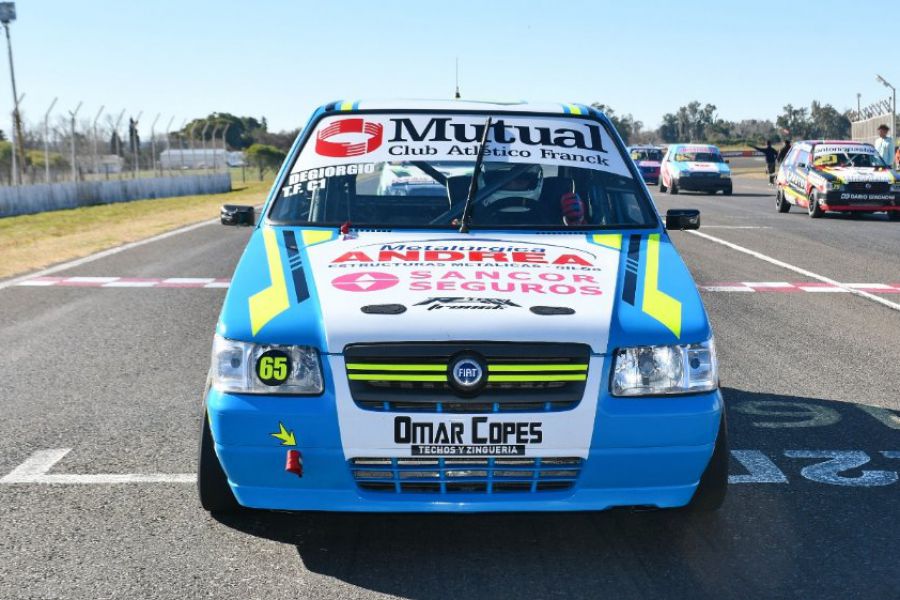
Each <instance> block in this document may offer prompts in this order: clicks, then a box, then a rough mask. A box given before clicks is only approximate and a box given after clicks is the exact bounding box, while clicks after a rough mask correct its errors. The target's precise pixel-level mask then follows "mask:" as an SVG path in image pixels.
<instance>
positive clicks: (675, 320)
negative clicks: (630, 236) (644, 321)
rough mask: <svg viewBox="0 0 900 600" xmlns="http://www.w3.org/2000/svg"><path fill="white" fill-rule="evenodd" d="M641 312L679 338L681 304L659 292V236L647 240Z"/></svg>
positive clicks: (656, 234)
mask: <svg viewBox="0 0 900 600" xmlns="http://www.w3.org/2000/svg"><path fill="white" fill-rule="evenodd" d="M641 310H643V311H644V312H645V313H647V314H648V315H650V316H651V317H653V318H654V319H656V320H657V321H659V322H660V323H662V324H663V325H665V326H666V327H667V328H668V329H669V330H670V331H671V332H672V333H674V334H675V337H676V338H679V337H681V302H679V301H678V300H676V299H675V298H673V297H672V296H669V295H668V294H666V293H665V292H661V291H660V290H659V234H658V233H654V234H651V235H650V236H649V237H648V238H647V261H646V264H645V266H644V303H643V305H642V306H641Z"/></svg>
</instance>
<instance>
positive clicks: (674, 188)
mask: <svg viewBox="0 0 900 600" xmlns="http://www.w3.org/2000/svg"><path fill="white" fill-rule="evenodd" d="M669 193H670V194H672V195H673V196H674V195H675V194H677V193H678V184H677V183H675V180H674V179H673V180H672V184H671V185H670V186H669Z"/></svg>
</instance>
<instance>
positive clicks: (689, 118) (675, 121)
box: [591, 100, 851, 145]
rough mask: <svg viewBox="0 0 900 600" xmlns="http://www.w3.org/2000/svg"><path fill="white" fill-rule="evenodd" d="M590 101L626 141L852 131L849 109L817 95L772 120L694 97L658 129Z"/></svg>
mask: <svg viewBox="0 0 900 600" xmlns="http://www.w3.org/2000/svg"><path fill="white" fill-rule="evenodd" d="M591 106H593V107H594V108H596V109H598V110H601V111H603V112H604V113H606V116H608V117H609V118H610V120H611V121H612V123H613V125H614V126H615V127H616V129H617V130H618V131H619V134H620V135H621V136H622V138H623V139H624V140H625V143H627V144H658V143H674V142H709V143H713V144H719V145H742V144H748V143H752V144H759V143H762V142H764V141H765V140H771V141H772V142H778V141H783V140H785V139H794V140H799V139H815V138H833V139H845V138H849V137H850V112H851V111H850V110H849V109H848V110H845V111H843V112H840V111H838V110H837V109H835V108H834V107H833V106H832V105H830V104H822V103H821V102H819V101H817V100H813V101H812V103H810V106H809V108H806V107H794V106H793V105H792V104H787V105H785V106H784V107H783V109H782V113H781V114H780V115H777V116H776V117H775V120H774V121H772V120H771V119H743V120H741V121H728V120H726V119H722V118H720V117H719V116H718V114H717V112H716V111H717V110H718V109H717V107H716V105H715V104H709V103H707V104H703V103H701V102H699V101H696V100H695V101H693V102H689V103H687V104H685V105H684V106H681V107H679V108H678V110H676V111H675V112H671V113H666V114H665V115H663V118H662V123H661V124H660V126H659V127H657V128H656V129H644V124H643V123H642V122H641V121H639V120H637V119H635V118H634V117H633V116H632V115H631V114H624V115H620V114H616V112H615V110H613V109H612V108H611V107H609V106H607V105H605V104H601V103H599V102H595V103H594V104H592V105H591Z"/></svg>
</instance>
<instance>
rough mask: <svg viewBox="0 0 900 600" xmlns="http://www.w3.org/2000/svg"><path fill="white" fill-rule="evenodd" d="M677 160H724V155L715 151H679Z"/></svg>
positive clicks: (716, 161)
mask: <svg viewBox="0 0 900 600" xmlns="http://www.w3.org/2000/svg"><path fill="white" fill-rule="evenodd" d="M675 162H714V163H720V162H722V155H721V154H718V153H715V152H679V153H677V154H676V155H675Z"/></svg>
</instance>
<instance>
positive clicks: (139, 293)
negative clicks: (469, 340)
mask: <svg viewBox="0 0 900 600" xmlns="http://www.w3.org/2000/svg"><path fill="white" fill-rule="evenodd" d="M655 195H656V196H657V202H658V204H659V206H660V208H661V210H663V211H664V210H665V209H667V208H674V207H680V208H687V207H695V208H699V209H701V211H702V215H703V217H702V218H703V228H702V229H701V230H700V232H701V233H703V234H706V235H709V236H714V237H715V238H717V239H721V240H724V241H727V242H730V243H732V244H737V245H739V246H741V247H743V248H747V249H750V250H753V251H756V252H758V253H762V254H764V255H766V256H769V257H772V258H775V259H778V260H781V261H784V262H786V263H790V264H791V265H795V266H797V267H800V268H802V269H805V270H806V271H810V272H813V273H815V274H818V275H821V276H824V277H827V278H831V279H834V280H836V281H838V282H842V283H852V282H886V283H900V223H890V222H888V221H887V220H886V219H885V218H884V216H881V215H877V216H873V217H865V218H862V219H853V218H848V217H842V216H829V217H826V218H823V219H819V220H813V219H810V218H809V217H807V216H806V215H805V213H803V212H802V211H799V210H796V209H794V210H792V211H791V213H789V214H787V215H782V214H777V213H776V212H775V209H774V206H773V200H772V194H771V191H770V189H769V188H767V186H766V184H765V183H764V182H762V181H757V180H746V179H745V180H737V181H736V187H735V195H734V196H731V197H723V196H721V195H716V196H707V195H702V194H686V193H683V194H680V195H678V196H660V195H659V194H655ZM247 236H248V231H247V230H246V229H234V228H225V227H220V226H216V225H210V226H204V227H199V228H196V229H194V230H192V231H190V232H187V233H184V234H180V235H175V236H171V237H169V238H167V239H165V240H163V241H160V242H154V243H149V244H145V245H143V246H140V247H138V248H134V249H132V250H128V251H125V252H121V253H117V254H114V255H111V256H108V257H105V258H103V259H100V260H96V261H92V262H89V263H86V264H82V265H81V266H78V267H76V268H72V269H68V270H65V271H62V272H60V273H57V275H60V276H66V277H72V276H121V277H134V278H142V277H146V278H171V277H207V278H228V277H230V275H231V272H232V269H233V266H234V264H235V261H236V260H237V258H238V256H239V254H240V252H241V250H242V248H243V245H244V243H245V242H246V239H247ZM672 237H673V239H674V241H675V243H676V244H677V246H678V248H679V250H680V251H681V253H682V256H683V257H684V259H685V260H686V262H687V264H688V266H689V267H690V269H691V271H692V273H693V275H694V278H695V280H696V281H697V282H698V283H706V282H741V281H754V282H781V281H793V282H797V281H801V282H802V281H814V280H813V279H810V278H808V277H803V276H800V275H798V274H797V273H795V272H791V271H788V270H786V269H785V268H783V267H781V266H776V265H775V264H771V263H769V262H766V261H765V260H762V259H760V258H758V257H756V256H750V255H748V254H746V253H742V252H740V251H738V250H735V249H733V248H730V247H726V246H723V245H721V244H720V243H717V242H715V241H713V240H710V239H708V238H703V237H699V236H697V235H694V234H691V233H684V232H675V233H673V234H672ZM703 294H704V300H705V302H706V307H707V310H708V311H709V314H710V317H711V319H712V321H713V325H714V328H715V331H716V335H717V341H718V348H719V352H720V359H721V365H722V366H721V371H722V373H721V374H722V383H723V387H724V395H725V399H726V403H727V407H728V418H729V428H730V438H731V447H732V449H733V450H734V451H735V453H734V454H733V455H732V457H733V458H732V463H731V473H732V478H733V482H734V483H733V485H731V486H730V491H729V497H728V500H727V504H726V506H725V508H724V509H723V510H722V511H720V512H719V513H718V514H715V515H712V516H698V515H692V514H686V513H683V512H661V511H656V512H652V511H651V512H635V511H630V510H616V511H610V512H601V513H576V514H557V515H546V514H504V515H467V516H447V515H443V516H415V515H345V514H297V515H289V514H273V513H265V512H250V513H247V514H245V515H242V516H237V517H227V518H225V517H220V518H215V517H212V516H210V515H208V514H207V513H205V512H204V511H202V510H201V509H200V507H199V506H198V504H197V500H196V494H195V487H194V485H192V484H190V483H184V482H180V483H179V482H168V483H141V482H140V481H132V482H131V483H118V484H115V483H113V484H110V483H100V484H91V483H84V484H72V485H65V484H59V485H51V484H46V483H9V482H7V483H2V482H0V598H2V599H4V600H6V599H19V598H91V599H100V598H178V599H185V598H260V599H267V600H274V599H278V598H382V597H402V598H416V599H423V600H431V599H435V600H437V599H444V598H523V597H528V598H577V597H585V598H588V597H590V598H601V597H602V598H617V599H627V598H817V599H818V598H842V599H844V598H875V599H891V598H900V567H898V565H900V561H898V559H900V482H898V481H897V472H898V471H900V411H898V409H900V369H898V365H900V351H898V347H900V312H898V311H896V310H893V309H891V308H890V307H887V306H883V305H880V304H878V303H877V302H875V301H873V300H872V299H870V298H865V297H859V296H856V295H853V294H851V293H829V294H816V293H808V292H799V293H775V292H772V293H729V292H715V291H708V292H703ZM223 296H224V290H223V289H205V288H204V289H197V288H165V289H101V288H97V287H52V288H40V287H7V288H5V289H0V315H2V317H0V357H2V359H0V365H2V373H0V477H3V476H6V475H7V474H8V473H10V472H12V471H13V470H14V469H16V468H17V467H20V465H22V464H23V463H24V462H25V461H26V460H27V459H28V458H29V457H30V456H32V454H33V453H35V452H38V451H43V450H48V449H54V448H66V449H71V450H70V451H69V452H68V453H66V454H65V456H63V457H62V458H61V459H60V460H59V462H57V463H56V464H55V465H54V466H53V467H52V470H51V473H54V474H79V475H88V474H127V473H131V474H147V473H162V474H185V475H186V476H187V477H188V478H189V474H191V473H192V472H193V471H194V469H195V460H196V450H197V438H198V423H199V419H198V417H199V414H200V397H199V396H200V392H201V389H202V387H203V383H204V378H205V376H206V371H207V368H208V361H209V345H210V337H211V335H212V331H213V326H214V323H215V320H216V317H217V313H218V310H219V307H220V305H221V302H222V298H223ZM878 297H883V298H885V299H888V300H891V301H893V302H900V295H897V294H895V295H893V296H890V295H887V294H884V295H883V296H878Z"/></svg>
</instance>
